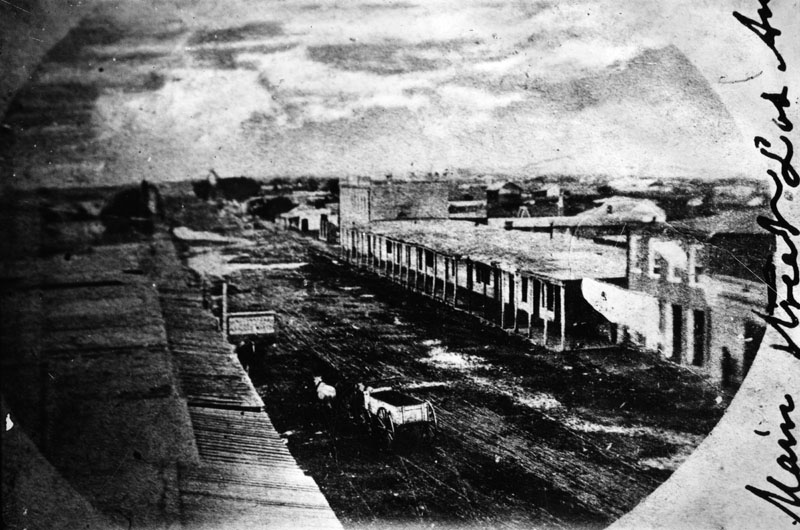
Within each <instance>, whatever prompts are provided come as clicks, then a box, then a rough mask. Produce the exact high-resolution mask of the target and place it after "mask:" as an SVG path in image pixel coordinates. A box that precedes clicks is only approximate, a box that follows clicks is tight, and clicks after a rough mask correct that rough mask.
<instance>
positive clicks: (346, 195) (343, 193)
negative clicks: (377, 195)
mask: <svg viewBox="0 0 800 530" xmlns="http://www.w3.org/2000/svg"><path fill="white" fill-rule="evenodd" d="M369 201H370V188H369V186H364V185H350V184H344V183H342V184H340V185H339V222H340V226H354V225H360V224H367V223H369Z"/></svg>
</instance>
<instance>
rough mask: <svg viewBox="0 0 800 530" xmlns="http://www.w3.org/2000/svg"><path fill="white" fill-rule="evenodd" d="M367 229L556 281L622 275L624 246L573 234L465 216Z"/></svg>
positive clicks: (375, 225)
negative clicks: (480, 221) (495, 223)
mask: <svg viewBox="0 0 800 530" xmlns="http://www.w3.org/2000/svg"><path fill="white" fill-rule="evenodd" d="M362 229H363V230H366V231H367V232H369V233H373V234H376V235H382V236H385V237H389V238H392V239H396V240H398V241H403V242H407V243H412V244H416V245H420V246H423V247H426V248H428V249H430V250H434V251H436V252H440V253H442V254H449V255H451V256H460V257H462V258H469V259H471V260H473V261H478V262H481V263H485V264H491V263H493V262H495V263H497V265H498V266H499V267H501V268H503V269H505V270H509V271H520V272H523V273H530V274H532V275H539V276H546V277H549V278H553V279H556V280H578V279H582V278H624V277H625V275H626V260H627V258H626V249H625V247H624V245H622V246H619V247H615V246H610V245H598V244H597V243H593V242H591V241H588V240H585V239H580V238H576V237H572V236H567V235H562V234H554V235H553V238H552V239H551V238H550V235H549V234H541V233H533V232H522V231H519V230H500V229H497V228H492V227H488V226H485V225H476V224H475V223H473V222H469V221H454V220H453V221H449V220H437V221H381V222H375V223H372V224H370V225H368V226H365V227H362Z"/></svg>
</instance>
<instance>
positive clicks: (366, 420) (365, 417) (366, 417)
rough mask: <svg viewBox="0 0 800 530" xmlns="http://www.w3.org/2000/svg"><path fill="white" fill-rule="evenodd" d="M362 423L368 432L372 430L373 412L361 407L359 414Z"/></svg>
mask: <svg viewBox="0 0 800 530" xmlns="http://www.w3.org/2000/svg"><path fill="white" fill-rule="evenodd" d="M358 418H359V420H360V421H361V424H362V425H363V426H364V427H366V429H367V432H368V433H371V432H372V414H370V413H369V411H368V410H367V409H361V413H360V414H359V415H358Z"/></svg>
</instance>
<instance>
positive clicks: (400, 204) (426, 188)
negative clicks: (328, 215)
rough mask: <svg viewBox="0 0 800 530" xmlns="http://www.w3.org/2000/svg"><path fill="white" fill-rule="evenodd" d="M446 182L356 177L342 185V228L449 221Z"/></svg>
mask: <svg viewBox="0 0 800 530" xmlns="http://www.w3.org/2000/svg"><path fill="white" fill-rule="evenodd" d="M447 196H448V185H447V182H446V181H444V180H433V179H418V180H416V179H395V178H391V177H386V178H384V179H375V178H369V177H357V178H350V179H347V180H343V181H342V182H340V184H339V223H340V226H341V227H345V226H357V225H364V224H368V223H370V222H373V221H390V220H398V219H447V217H448V215H449V214H448V201H447Z"/></svg>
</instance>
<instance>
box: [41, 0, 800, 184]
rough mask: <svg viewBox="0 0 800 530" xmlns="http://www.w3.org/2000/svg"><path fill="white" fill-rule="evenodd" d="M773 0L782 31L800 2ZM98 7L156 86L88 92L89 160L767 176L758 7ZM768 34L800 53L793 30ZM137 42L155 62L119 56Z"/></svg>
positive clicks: (110, 164)
mask: <svg viewBox="0 0 800 530" xmlns="http://www.w3.org/2000/svg"><path fill="white" fill-rule="evenodd" d="M773 3H774V4H776V6H773V9H774V11H775V12H776V16H775V20H776V24H780V25H782V26H783V27H784V28H789V29H785V31H784V33H785V34H786V35H791V34H792V31H791V28H794V29H795V31H794V34H797V32H796V30H797V29H800V27H799V26H798V24H797V21H798V15H797V14H798V13H800V5H799V4H798V2H797V1H792V2H786V1H784V2H781V3H777V2H773ZM104 5H105V7H104V8H103V9H100V10H99V11H98V12H99V13H100V15H98V16H102V17H110V18H111V19H113V20H114V21H115V22H114V23H115V24H117V25H118V26H119V27H123V28H125V35H126V37H125V38H124V39H122V40H119V41H117V42H112V43H100V44H95V45H93V46H91V47H90V48H91V49H90V51H94V52H95V59H96V58H97V57H105V58H106V59H108V58H109V57H112V58H113V60H114V61H115V64H116V67H117V68H119V69H122V68H125V69H127V70H125V72H126V75H134V74H136V75H144V74H145V73H147V72H156V73H157V74H158V75H159V76H161V77H162V78H163V79H164V82H163V84H159V85H158V86H157V87H155V88H154V89H152V90H144V91H130V90H119V89H117V90H114V89H111V90H104V91H103V92H102V94H101V95H100V97H99V99H98V100H97V102H96V103H95V106H96V109H95V115H94V122H95V128H96V131H97V134H98V135H99V137H100V139H101V140H102V141H104V142H107V143H108V145H109V146H111V147H114V148H115V150H116V154H115V156H114V157H113V159H112V160H108V161H107V163H106V165H105V168H106V169H107V170H110V171H124V168H125V167H136V166H137V165H140V164H141V163H142V161H143V160H144V161H146V162H147V163H149V164H151V165H152V167H153V169H154V171H155V170H159V171H166V172H168V173H169V176H168V178H171V179H178V178H195V177H197V176H198V173H201V172H204V171H207V170H208V169H210V168H212V167H213V168H214V169H215V170H216V171H217V172H218V173H219V174H221V175H223V176H227V175H234V174H246V175H252V176H262V177H268V176H283V175H289V176H292V175H296V176H298V175H319V176H344V175H354V174H358V175H382V174H385V173H390V172H391V173H394V174H395V175H403V174H407V173H410V172H415V173H418V174H419V173H427V172H440V173H442V172H444V171H450V172H458V171H459V170H462V171H467V172H470V173H473V174H474V173H479V174H493V173H497V174H507V175H512V176H519V177H525V176H536V175H540V174H568V175H590V176H609V177H618V176H627V175H632V176H643V177H657V178H658V177H692V178H697V177H699V178H725V177H737V176H738V177H752V178H763V169H758V168H763V163H759V161H758V159H757V153H756V151H755V150H754V149H753V147H752V140H751V138H752V137H753V135H754V134H758V133H759V131H761V130H763V129H764V128H766V127H770V126H771V125H770V122H769V117H770V112H769V111H770V108H769V106H767V105H766V104H764V105H762V104H761V102H760V100H759V97H758V95H759V94H760V93H761V92H762V91H763V90H765V89H767V88H769V89H772V88H774V87H776V86H780V85H778V84H777V83H780V82H783V81H784V78H782V77H780V76H779V75H777V74H776V73H775V59H774V56H772V54H771V52H770V51H769V50H768V49H767V48H766V46H764V45H763V44H762V43H761V42H760V41H759V40H758V38H757V37H755V36H754V35H753V34H752V33H751V32H750V31H748V30H747V29H745V28H744V27H743V26H741V25H740V24H739V23H737V22H736V21H735V20H734V18H733V17H732V16H731V12H732V11H733V10H734V9H739V10H741V11H742V12H743V13H745V14H748V15H751V16H755V11H756V9H757V8H758V2H757V1H755V0H753V1H740V0H736V1H705V2H704V1H689V0H678V1H673V2H666V1H658V2H657V1H636V2H624V3H623V2H618V1H612V0H586V1H580V0H572V1H563V2H554V1H508V2H502V1H494V0H460V1H449V0H427V1H424V2H423V1H419V2H418V1H399V2H387V1H381V0H366V1H355V0H351V1H339V0H336V1H331V0H319V1H309V2H287V1H285V0H268V1H259V2H256V1H253V0H231V1H230V2H225V3H220V2H211V1H210V0H200V1H197V2H188V1H187V2H181V1H177V0H176V1H173V2H170V3H164V2H162V3H151V2H123V3H118V4H117V3H108V4H104ZM109 6H113V7H109ZM795 8H797V9H795ZM154 28H155V29H154ZM156 29H158V30H159V31H160V33H159V31H156ZM172 30H175V31H174V32H173V33H170V31H172ZM137 32H138V33H137ZM165 32H166V33H169V34H170V35H171V36H170V37H169V38H166V39H165V38H164V36H163V35H164V34H165ZM778 45H779V47H782V48H783V49H784V54H785V55H786V56H787V57H789V58H794V57H800V54H798V53H797V48H798V45H797V43H794V42H793V40H792V39H790V38H787V37H786V36H784V37H779V39H778ZM790 46H792V47H793V48H790ZM137 53H138V54H139V55H140V56H143V54H144V55H146V54H148V53H150V54H151V55H152V56H153V57H154V58H153V59H152V60H146V61H133V62H131V61H129V62H125V59H124V57H132V56H134V55H136V54H137ZM117 57H119V62H116V61H117ZM797 62H798V66H797V67H796V69H795V72H796V71H797V68H800V61H797ZM97 64H98V62H97V60H95V62H94V63H92V66H93V67H94V66H96V65H97ZM108 64H109V67H111V63H110V62H109V63H108ZM47 75H49V76H51V77H52V78H53V79H57V78H59V76H60V75H62V73H60V72H59V71H58V70H57V69H56V70H51V71H49V72H46V73H45V76H47ZM752 76H755V78H754V79H752V80H750V81H745V82H737V81H739V80H743V79H746V78H748V77H752ZM797 86H798V90H800V83H797ZM793 101H795V102H796V101H797V98H796V97H795V98H794V99H793ZM175 153H182V154H183V155H184V156H182V157H180V158H181V159H180V160H177V159H176V157H175Z"/></svg>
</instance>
